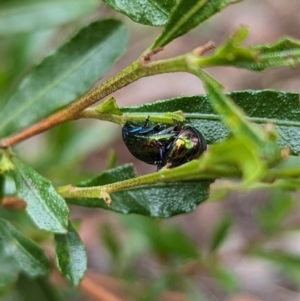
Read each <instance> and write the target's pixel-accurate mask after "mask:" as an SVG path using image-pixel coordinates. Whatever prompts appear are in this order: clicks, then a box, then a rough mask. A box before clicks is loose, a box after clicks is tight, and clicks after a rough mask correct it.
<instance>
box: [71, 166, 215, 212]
mask: <svg viewBox="0 0 300 301" xmlns="http://www.w3.org/2000/svg"><path fill="white" fill-rule="evenodd" d="M135 176H136V175H135V173H134V170H133V168H132V165H130V164H125V165H122V166H119V167H117V168H114V169H111V170H108V171H105V172H103V173H102V174H101V175H99V176H98V177H96V178H94V179H92V180H89V181H86V182H83V183H81V184H80V185H78V186H81V187H90V186H99V185H105V184H109V183H114V182H117V181H122V180H126V179H130V178H133V177H135ZM210 184H211V181H185V182H180V183H160V184H155V185H143V186H139V187H135V188H130V189H126V190H123V191H119V192H115V193H113V194H111V198H112V206H107V205H106V203H105V202H104V201H103V200H102V199H93V198H80V199H68V202H70V203H73V204H77V205H83V206H87V207H99V208H104V209H108V210H112V211H117V212H121V213H125V214H129V213H138V214H142V215H147V216H157V217H169V216H173V215H176V214H180V213H186V212H190V211H192V210H194V209H195V208H196V206H197V205H199V204H200V203H201V202H202V201H204V200H206V199H207V198H208V195H209V185H210Z"/></svg>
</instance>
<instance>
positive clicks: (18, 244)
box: [0, 219, 50, 277]
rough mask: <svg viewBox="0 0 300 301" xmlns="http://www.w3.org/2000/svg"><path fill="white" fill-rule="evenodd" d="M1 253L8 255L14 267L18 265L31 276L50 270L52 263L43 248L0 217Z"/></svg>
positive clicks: (42, 274) (45, 273)
mask: <svg viewBox="0 0 300 301" xmlns="http://www.w3.org/2000/svg"><path fill="white" fill-rule="evenodd" d="M0 255H2V256H5V257H7V258H8V260H9V261H11V262H12V263H13V266H12V267H13V268H14V269H15V268H16V267H18V268H19V270H21V271H23V272H24V273H25V274H26V275H28V276H30V277H37V276H46V275H48V274H49V272H50V263H49V261H48V259H47V257H46V256H45V254H44V252H43V251H42V249H41V248H40V247H39V246H38V245H37V244H36V243H35V242H33V241H32V240H30V239H29V238H27V237H25V236H23V235H22V234H21V233H20V232H19V231H17V230H16V229H15V228H14V227H13V226H12V225H11V224H10V223H9V222H8V221H6V220H4V219H0Z"/></svg>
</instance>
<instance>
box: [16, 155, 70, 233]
mask: <svg viewBox="0 0 300 301" xmlns="http://www.w3.org/2000/svg"><path fill="white" fill-rule="evenodd" d="M12 161H13V163H14V164H15V166H16V169H15V170H13V171H11V174H12V176H13V178H14V180H15V183H16V189H17V194H18V195H19V196H20V197H22V198H23V199H24V200H25V201H26V203H27V206H26V211H27V213H28V214H29V215H30V217H31V218H32V220H33V221H34V222H35V224H36V225H37V226H38V227H39V228H41V229H44V230H47V231H50V232H57V233H65V232H66V228H67V225H68V215H69V209H68V206H67V205H66V203H65V200H64V199H63V198H62V197H61V196H60V195H59V194H58V193H57V192H56V190H55V189H54V187H53V186H52V184H51V182H50V181H49V180H47V179H45V178H43V177H42V176H41V175H40V174H38V173H37V172H36V171H35V170H33V169H31V168H30V167H28V166H26V165H23V164H22V163H21V162H20V161H19V160H18V159H17V158H13V159H12Z"/></svg>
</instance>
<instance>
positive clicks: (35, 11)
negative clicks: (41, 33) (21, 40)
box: [0, 0, 99, 35]
mask: <svg viewBox="0 0 300 301" xmlns="http://www.w3.org/2000/svg"><path fill="white" fill-rule="evenodd" d="M98 5H99V0H77V1H75V2H74V1H72V0H62V1H58V0H54V1H53V0H44V1H39V0H33V1H32V0H31V1H28V0H23V1H13V0H11V1H4V2H3V3H1V4H0V34H1V35H7V34H14V33H24V32H30V31H35V30H40V29H42V28H51V27H55V26H59V25H62V24H66V23H68V22H70V21H72V20H75V19H77V18H78V17H80V16H82V15H84V14H86V13H88V12H90V11H92V10H93V9H95V8H96V7H97V6H98Z"/></svg>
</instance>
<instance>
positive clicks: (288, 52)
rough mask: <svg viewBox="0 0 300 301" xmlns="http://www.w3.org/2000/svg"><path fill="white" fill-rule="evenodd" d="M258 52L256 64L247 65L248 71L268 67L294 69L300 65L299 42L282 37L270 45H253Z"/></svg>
mask: <svg viewBox="0 0 300 301" xmlns="http://www.w3.org/2000/svg"><path fill="white" fill-rule="evenodd" d="M252 48H253V49H254V50H258V57H256V61H257V64H256V65H255V64H251V65H248V69H250V70H257V71H260V70H264V69H266V68H269V67H280V66H288V67H294V66H295V65H296V64H297V63H300V41H299V40H295V39H293V38H290V37H284V38H281V39H279V40H278V41H276V42H275V43H272V44H256V45H253V46H252Z"/></svg>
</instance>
